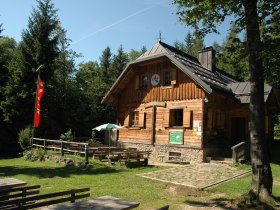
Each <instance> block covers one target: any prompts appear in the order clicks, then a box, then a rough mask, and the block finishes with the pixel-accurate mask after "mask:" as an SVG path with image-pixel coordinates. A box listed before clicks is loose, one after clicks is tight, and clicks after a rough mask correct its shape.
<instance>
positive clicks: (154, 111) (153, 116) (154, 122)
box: [151, 106, 156, 145]
mask: <svg viewBox="0 0 280 210" xmlns="http://www.w3.org/2000/svg"><path fill="white" fill-rule="evenodd" d="M155 137H156V106H153V109H152V134H151V144H152V145H154V144H155V141H156V139H155Z"/></svg>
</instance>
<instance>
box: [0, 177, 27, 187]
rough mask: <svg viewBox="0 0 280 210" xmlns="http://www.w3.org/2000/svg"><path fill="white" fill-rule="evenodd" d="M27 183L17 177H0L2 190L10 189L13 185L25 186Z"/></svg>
mask: <svg viewBox="0 0 280 210" xmlns="http://www.w3.org/2000/svg"><path fill="white" fill-rule="evenodd" d="M26 184H27V183H26V182H25V181H22V180H19V179H15V178H3V179H0V190H4V189H9V188H13V187H18V186H23V185H26Z"/></svg>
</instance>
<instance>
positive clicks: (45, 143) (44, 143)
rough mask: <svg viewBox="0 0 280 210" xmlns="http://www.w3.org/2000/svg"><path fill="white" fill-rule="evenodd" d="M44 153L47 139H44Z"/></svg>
mask: <svg viewBox="0 0 280 210" xmlns="http://www.w3.org/2000/svg"><path fill="white" fill-rule="evenodd" d="M44 151H46V139H44Z"/></svg>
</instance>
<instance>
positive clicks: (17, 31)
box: [0, 0, 229, 63]
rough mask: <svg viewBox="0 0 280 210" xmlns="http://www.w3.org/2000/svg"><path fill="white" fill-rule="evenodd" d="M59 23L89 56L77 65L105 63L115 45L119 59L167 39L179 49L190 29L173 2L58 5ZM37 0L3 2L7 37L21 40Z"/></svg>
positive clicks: (57, 0) (1, 18)
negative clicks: (119, 51)
mask: <svg viewBox="0 0 280 210" xmlns="http://www.w3.org/2000/svg"><path fill="white" fill-rule="evenodd" d="M53 3H54V5H55V8H57V9H58V18H59V20H60V21H61V23H62V27H63V28H64V29H66V30H67V37H68V38H69V39H71V40H72V44H71V46H70V48H71V49H73V50H74V51H76V52H77V53H81V54H82V55H83V57H82V58H79V59H77V60H76V62H77V63H79V62H87V61H90V60H99V58H100V56H101V54H102V51H103V50H104V49H105V48H106V47H107V46H109V47H110V48H111V50H112V52H113V53H114V54H115V53H116V52H117V49H118V48H119V47H120V45H122V46H123V48H124V50H125V51H126V52H128V51H130V50H131V49H135V50H140V49H141V48H142V47H143V46H146V47H147V49H149V48H151V47H152V46H153V45H154V44H155V43H156V41H157V39H158V37H159V32H161V34H162V41H163V42H166V43H167V44H170V45H173V44H174V42H175V41H176V40H178V41H183V40H184V37H185V36H186V33H187V32H188V31H189V30H191V29H190V28H188V27H186V26H184V25H182V24H181V23H179V22H178V16H177V15H176V7H175V6H174V5H172V4H171V0H53ZM32 7H34V8H36V7H37V2H36V0H1V7H0V23H2V24H3V28H4V32H3V33H2V34H3V35H5V36H9V37H13V38H15V39H16V41H20V40H21V33H22V30H23V29H26V28H27V23H28V17H30V16H31V12H32ZM228 28H229V22H226V23H225V24H223V25H221V26H220V27H219V31H220V33H221V35H217V34H210V35H208V36H207V37H206V38H205V44H206V46H210V45H212V44H213V43H214V42H215V41H216V42H218V43H222V41H223V40H224V39H225V36H226V35H227V34H228Z"/></svg>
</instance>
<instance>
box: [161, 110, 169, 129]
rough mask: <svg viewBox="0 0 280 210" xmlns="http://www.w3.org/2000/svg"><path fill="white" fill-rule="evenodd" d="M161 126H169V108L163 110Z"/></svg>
mask: <svg viewBox="0 0 280 210" xmlns="http://www.w3.org/2000/svg"><path fill="white" fill-rule="evenodd" d="M163 127H165V128H168V127H170V109H166V110H164V116H163Z"/></svg>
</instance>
